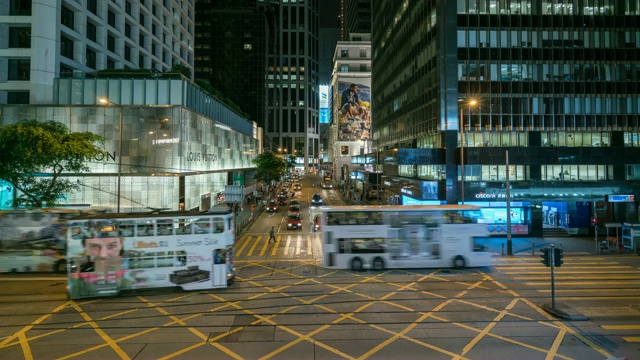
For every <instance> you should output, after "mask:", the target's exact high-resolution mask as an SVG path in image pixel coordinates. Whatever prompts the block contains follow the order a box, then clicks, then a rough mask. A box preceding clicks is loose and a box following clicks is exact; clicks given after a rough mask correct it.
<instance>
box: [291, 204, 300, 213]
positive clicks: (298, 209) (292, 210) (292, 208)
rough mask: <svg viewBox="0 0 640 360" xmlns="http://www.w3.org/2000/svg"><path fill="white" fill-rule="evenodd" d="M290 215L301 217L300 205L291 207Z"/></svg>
mask: <svg viewBox="0 0 640 360" xmlns="http://www.w3.org/2000/svg"><path fill="white" fill-rule="evenodd" d="M289 215H300V206H299V205H291V206H289Z"/></svg>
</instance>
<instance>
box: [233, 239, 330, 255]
mask: <svg viewBox="0 0 640 360" xmlns="http://www.w3.org/2000/svg"><path fill="white" fill-rule="evenodd" d="M252 257H289V258H316V257H317V258H320V257H322V241H321V239H320V236H319V235H318V234H285V235H277V236H276V241H275V243H271V244H269V235H268V234H264V235H256V234H250V235H245V236H243V237H242V238H241V239H240V240H238V241H236V258H237V259H238V258H252Z"/></svg>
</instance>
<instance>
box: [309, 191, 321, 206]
mask: <svg viewBox="0 0 640 360" xmlns="http://www.w3.org/2000/svg"><path fill="white" fill-rule="evenodd" d="M322 204H324V201H322V196H320V194H313V196H312V197H311V205H312V206H322Z"/></svg>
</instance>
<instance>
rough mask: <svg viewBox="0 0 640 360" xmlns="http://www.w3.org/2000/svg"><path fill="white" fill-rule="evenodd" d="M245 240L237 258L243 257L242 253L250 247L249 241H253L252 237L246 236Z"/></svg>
mask: <svg viewBox="0 0 640 360" xmlns="http://www.w3.org/2000/svg"><path fill="white" fill-rule="evenodd" d="M245 239H246V240H245V241H244V243H243V244H242V246H241V247H240V250H238V252H237V253H236V256H240V255H242V252H243V251H244V248H246V247H247V245H249V241H250V240H251V236H246V237H245ZM240 242H242V240H240Z"/></svg>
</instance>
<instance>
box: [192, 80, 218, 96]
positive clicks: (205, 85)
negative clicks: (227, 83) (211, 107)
mask: <svg viewBox="0 0 640 360" xmlns="http://www.w3.org/2000/svg"><path fill="white" fill-rule="evenodd" d="M195 83H196V85H198V86H200V87H201V88H202V89H203V90H204V91H206V92H208V93H209V94H213V92H214V91H216V90H215V89H214V88H213V86H211V83H210V82H208V81H206V80H202V79H198V80H196V81H195Z"/></svg>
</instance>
